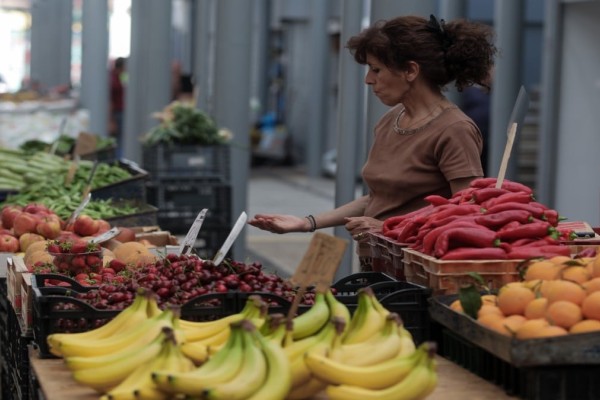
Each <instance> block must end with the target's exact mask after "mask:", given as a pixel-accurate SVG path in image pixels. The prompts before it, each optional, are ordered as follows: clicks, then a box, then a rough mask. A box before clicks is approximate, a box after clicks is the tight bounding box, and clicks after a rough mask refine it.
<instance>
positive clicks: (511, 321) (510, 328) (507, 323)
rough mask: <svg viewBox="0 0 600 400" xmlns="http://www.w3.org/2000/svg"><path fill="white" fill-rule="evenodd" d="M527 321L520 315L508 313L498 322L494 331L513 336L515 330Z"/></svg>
mask: <svg viewBox="0 0 600 400" xmlns="http://www.w3.org/2000/svg"><path fill="white" fill-rule="evenodd" d="M525 321H527V318H525V317H524V316H522V315H517V314H515V315H510V316H508V317H506V318H504V319H501V320H500V321H499V322H498V326H497V327H495V328H496V329H495V330H496V331H498V332H500V333H502V334H503V335H508V336H514V335H515V333H516V332H517V330H518V329H519V328H520V327H521V325H523V324H524V323H525Z"/></svg>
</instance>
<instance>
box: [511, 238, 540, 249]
mask: <svg viewBox="0 0 600 400" xmlns="http://www.w3.org/2000/svg"><path fill="white" fill-rule="evenodd" d="M537 240H539V239H533V238H523V239H517V240H515V241H514V242H512V243H511V245H512V247H521V246H527V245H528V244H530V243H533V242H536V241H537Z"/></svg>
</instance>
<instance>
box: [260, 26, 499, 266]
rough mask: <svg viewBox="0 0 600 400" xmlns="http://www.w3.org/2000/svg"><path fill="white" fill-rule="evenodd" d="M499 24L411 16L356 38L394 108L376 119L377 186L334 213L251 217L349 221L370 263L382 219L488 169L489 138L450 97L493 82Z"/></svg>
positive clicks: (372, 183) (280, 227)
mask: <svg viewBox="0 0 600 400" xmlns="http://www.w3.org/2000/svg"><path fill="white" fill-rule="evenodd" d="M492 39H493V35H492V30H491V28H490V27H488V26H486V25H484V24H479V23H474V22H468V21H465V20H456V21H451V22H448V23H445V22H444V20H441V21H438V20H437V19H436V18H435V17H434V16H433V15H432V16H431V18H430V19H429V20H426V19H424V18H422V17H418V16H402V17H397V18H394V19H392V20H389V21H379V22H377V23H375V24H374V25H373V26H371V27H369V28H367V29H365V30H364V31H363V32H361V33H360V34H359V35H357V36H354V37H351V38H350V39H349V41H348V43H347V47H348V48H349V49H350V51H351V53H352V54H353V56H354V59H355V60H356V61H357V62H358V63H360V64H366V65H367V66H368V72H367V75H366V77H365V83H366V84H367V85H369V86H370V87H371V88H372V90H373V93H374V94H375V95H376V96H377V97H378V98H379V100H380V101H381V102H382V103H383V104H385V105H387V106H390V107H392V108H391V109H390V110H389V111H388V112H387V113H386V114H384V115H383V117H382V118H381V119H380V120H379V121H378V123H377V124H376V126H375V132H374V140H373V145H372V147H371V149H370V151H369V156H368V158H367V162H366V164H365V165H364V167H363V169H362V177H363V180H364V182H365V184H366V185H367V187H368V189H369V193H368V194H367V195H365V196H362V197H360V198H358V199H356V200H354V201H352V202H350V203H347V204H345V205H343V206H340V207H338V208H336V209H334V210H331V211H327V212H323V213H320V214H318V215H315V216H312V215H308V216H306V217H299V216H293V215H279V214H259V215H256V216H255V217H254V218H253V219H252V220H250V221H249V223H250V224H251V225H253V226H255V227H258V228H260V229H263V230H267V231H270V232H274V233H288V232H313V231H315V230H316V229H319V228H327V227H332V226H339V225H345V227H346V229H347V230H348V232H349V233H350V234H351V235H352V237H353V238H354V240H357V241H358V242H359V247H358V255H359V259H360V261H361V266H362V268H363V269H364V270H367V269H369V262H370V260H369V257H370V249H369V246H368V244H367V243H364V241H365V240H366V239H367V238H366V235H365V233H366V232H377V231H380V230H381V226H382V224H383V221H384V220H385V219H386V218H388V217H391V216H394V215H402V214H405V213H407V212H410V211H413V210H416V209H418V208H421V207H423V206H425V205H426V203H425V201H424V200H423V198H424V197H426V196H428V195H431V194H437V195H441V196H445V197H450V196H451V195H452V194H453V193H455V192H457V191H459V190H461V189H464V188H466V187H467V186H468V185H469V183H470V182H471V181H472V180H473V179H475V178H477V177H481V176H483V170H482V167H481V160H480V155H481V150H482V138H481V132H480V131H479V129H478V128H477V125H476V124H475V123H474V122H473V121H472V120H471V119H470V118H469V117H467V116H466V115H465V114H464V113H463V112H462V111H461V110H460V109H459V108H458V107H457V106H456V105H455V104H453V103H452V102H450V101H449V100H448V99H447V98H446V97H444V95H443V94H442V91H443V89H444V88H445V87H446V85H448V84H449V83H451V82H454V83H455V85H456V87H457V89H458V90H459V91H461V90H462V89H463V88H465V87H468V86H471V85H473V84H481V85H484V84H485V82H486V79H487V77H488V72H489V71H490V68H491V67H492V65H493V58H494V55H495V54H496V48H495V46H494V45H493V43H492Z"/></svg>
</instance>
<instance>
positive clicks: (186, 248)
mask: <svg viewBox="0 0 600 400" xmlns="http://www.w3.org/2000/svg"><path fill="white" fill-rule="evenodd" d="M207 211H208V209H207V208H203V209H202V210H201V211H200V212H199V213H198V215H197V216H196V219H195V220H194V223H193V224H192V226H191V227H190V230H189V231H188V233H187V235H185V238H184V239H183V242H182V243H181V246H180V247H179V254H190V252H191V251H192V248H193V247H194V243H195V242H196V238H197V237H198V232H200V228H201V227H202V223H203V222H204V218H205V217H206V212H207Z"/></svg>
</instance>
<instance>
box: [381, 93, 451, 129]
mask: <svg viewBox="0 0 600 400" xmlns="http://www.w3.org/2000/svg"><path fill="white" fill-rule="evenodd" d="M441 103H442V102H441V101H440V102H439V103H438V104H436V105H435V107H433V108H432V109H431V111H429V114H427V115H426V116H425V117H423V118H421V119H420V120H418V121H417V122H416V123H419V122H421V121H426V120H427V118H429V116H430V115H431V114H433V112H434V111H435V110H436V109H437V106H439V105H440V104H441ZM449 108H453V107H447V108H443V109H442V112H440V113H439V114H438V115H436V116H435V117H434V118H431V119H430V120H429V121H427V122H426V123H424V124H423V125H421V126H418V127H416V128H410V126H409V127H407V128H400V119H401V118H402V117H403V116H404V112H405V111H406V109H405V108H402V110H400V112H399V113H398V114H397V115H396V119H394V124H393V125H392V129H394V132H396V133H397V134H399V135H414V134H415V133H418V132H420V131H422V130H423V129H424V128H426V127H427V126H428V125H429V124H430V123H431V122H432V121H434V120H435V119H437V118H438V117H439V116H440V115H442V114H443V113H444V111H446V110H448V109H449ZM411 125H413V124H411Z"/></svg>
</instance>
